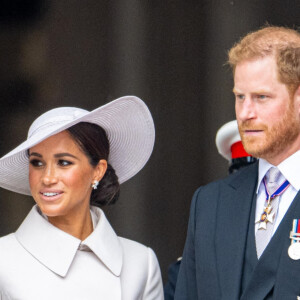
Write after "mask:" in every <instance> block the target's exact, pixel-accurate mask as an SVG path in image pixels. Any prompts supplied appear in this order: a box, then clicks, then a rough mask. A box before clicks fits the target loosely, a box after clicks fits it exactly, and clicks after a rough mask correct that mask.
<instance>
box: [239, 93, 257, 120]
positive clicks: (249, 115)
mask: <svg viewBox="0 0 300 300" xmlns="http://www.w3.org/2000/svg"><path fill="white" fill-rule="evenodd" d="M235 110H236V117H237V119H239V120H241V121H246V120H250V119H254V118H255V117H256V107H255V103H253V101H252V100H251V98H250V97H245V99H244V101H242V102H236V105H235Z"/></svg>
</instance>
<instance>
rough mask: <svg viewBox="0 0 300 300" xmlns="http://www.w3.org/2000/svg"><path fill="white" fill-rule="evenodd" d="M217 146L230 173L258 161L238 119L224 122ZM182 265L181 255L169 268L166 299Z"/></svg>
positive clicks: (217, 139) (172, 296) (172, 289)
mask: <svg viewBox="0 0 300 300" xmlns="http://www.w3.org/2000/svg"><path fill="white" fill-rule="evenodd" d="M216 146H217V149H218V152H219V153H220V154H221V156H223V157H224V158H225V159H226V160H228V162H229V166H228V172H229V174H231V173H233V172H236V171H238V170H239V169H241V168H243V167H245V166H248V165H249V164H252V163H254V162H255V161H256V158H254V157H252V156H251V155H250V154H248V153H247V152H246V151H245V149H244V147H243V144H242V142H241V136H240V134H239V130H238V125H237V121H236V120H233V121H230V122H228V123H226V124H224V125H223V126H222V127H221V128H220V129H219V130H218V131H217V134H216ZM180 265H181V257H179V258H178V259H177V261H176V262H174V263H172V264H171V265H170V266H169V268H168V281H167V283H166V284H165V287H164V295H165V300H173V299H174V294H175V288H176V281H177V277H178V272H179V268H180Z"/></svg>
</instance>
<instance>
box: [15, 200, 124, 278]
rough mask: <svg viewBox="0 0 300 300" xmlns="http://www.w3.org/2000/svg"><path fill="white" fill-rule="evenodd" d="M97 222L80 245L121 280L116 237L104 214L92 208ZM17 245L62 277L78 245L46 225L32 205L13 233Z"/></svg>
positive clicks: (72, 238) (78, 242) (51, 226)
mask: <svg viewBox="0 0 300 300" xmlns="http://www.w3.org/2000/svg"><path fill="white" fill-rule="evenodd" d="M91 211H92V213H94V214H95V215H96V217H97V219H98V223H97V225H96V227H95V229H94V231H93V232H92V233H91V234H90V235H89V236H88V237H87V238H86V239H85V240H84V241H83V242H82V244H84V245H87V246H88V247H89V248H90V249H91V250H92V252H93V253H94V254H95V255H96V256H97V257H98V258H99V259H100V260H101V261H102V262H103V263H104V264H105V265H106V267H107V268H108V269H109V270H110V271H111V272H112V273H113V274H114V275H115V276H120V274H121V269H122V264H123V259H122V257H123V253H122V246H121V244H120V242H119V239H118V236H117V235H116V233H115V232H114V230H113V229H112V227H111V225H110V224H109V222H108V221H107V219H106V217H105V214H104V212H103V211H102V210H101V209H100V208H97V207H91ZM15 235H16V238H17V240H18V241H19V243H20V244H21V245H22V246H23V247H24V248H25V249H26V250H27V251H28V252H29V253H30V254H31V255H32V256H34V257H35V258H36V259H37V260H38V261H39V262H40V263H42V264H43V265H45V266H46V267H47V268H48V269H50V270H51V271H53V272H55V273H56V274H58V275H60V276H62V277H65V276H66V274H67V272H68V270H69V268H70V266H71V264H72V261H73V259H74V257H75V255H76V252H77V250H78V247H79V245H80V244H81V241H80V240H79V239H77V238H75V237H74V236H72V235H70V234H68V233H66V232H64V231H62V230H60V229H58V228H57V227H55V226H53V225H52V224H51V223H49V222H48V221H47V220H46V219H45V218H43V216H42V215H41V214H40V213H39V212H38V207H37V206H36V205H35V206H34V207H33V208H32V209H31V211H30V212H29V214H28V215H27V217H26V218H25V220H24V221H23V223H22V224H21V226H20V227H19V229H18V230H17V231H16V233H15Z"/></svg>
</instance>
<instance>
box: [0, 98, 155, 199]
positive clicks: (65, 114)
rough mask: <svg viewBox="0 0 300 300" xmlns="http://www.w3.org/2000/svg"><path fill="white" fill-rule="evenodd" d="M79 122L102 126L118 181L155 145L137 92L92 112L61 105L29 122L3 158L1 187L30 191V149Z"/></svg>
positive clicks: (150, 122) (140, 165)
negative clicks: (24, 135) (21, 138)
mask: <svg viewBox="0 0 300 300" xmlns="http://www.w3.org/2000/svg"><path fill="white" fill-rule="evenodd" d="M80 122H89V123H93V124H97V125H99V126H101V127H102V128H103V129H104V130H105V131H106V133H107V137H108V139H109V144H110V153H109V158H108V163H109V164H111V165H112V167H113V168H114V169H115V171H116V174H117V176H118V178H119V183H123V182H124V181H126V180H128V179H130V178H131V177H132V176H134V175H135V174H136V173H138V172H139V171H140V170H141V169H142V168H143V167H144V165H145V164H146V162H147V161H148V159H149V157H150V155H151V153H152V150H153V146H154V139H155V129H154V123H153V119H152V116H151V113H150V111H149V109H148V107H147V106H146V104H145V103H144V102H143V101H142V100H141V99H139V98H137V97H135V96H125V97H122V98H119V99H117V100H114V101H112V102H109V103H107V104H106V105H103V106H101V107H99V108H97V109H95V110H93V111H91V112H89V111H87V110H84V109H81V108H76V107H59V108H54V109H52V110H49V111H48V112H46V113H44V114H42V115H41V116H40V117H38V118H37V119H36V120H35V121H34V122H33V123H32V125H31V126H30V128H29V132H28V137H27V140H26V141H25V142H23V143H22V144H20V145H19V146H18V147H17V148H15V149H14V150H12V151H11V152H9V153H8V154H6V155H5V156H4V157H2V158H1V159H0V187H2V188H5V189H7V190H10V191H13V192H17V193H20V194H25V195H31V193H30V187H29V178H28V176H29V159H28V155H27V150H28V149H29V148H31V147H33V146H34V145H37V144H39V143H40V142H42V141H43V140H45V139H47V138H48V137H50V136H52V135H55V134H57V133H59V132H61V131H63V130H65V129H67V128H69V127H71V126H73V125H75V124H78V123H80Z"/></svg>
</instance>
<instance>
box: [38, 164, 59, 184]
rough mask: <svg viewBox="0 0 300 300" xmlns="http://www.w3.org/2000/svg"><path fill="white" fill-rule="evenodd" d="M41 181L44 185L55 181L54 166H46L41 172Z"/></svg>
mask: <svg viewBox="0 0 300 300" xmlns="http://www.w3.org/2000/svg"><path fill="white" fill-rule="evenodd" d="M42 180H43V183H44V184H45V185H51V184H55V183H57V172H56V171H55V168H54V167H51V166H49V167H47V168H46V169H45V172H44V174H43V178H42Z"/></svg>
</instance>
